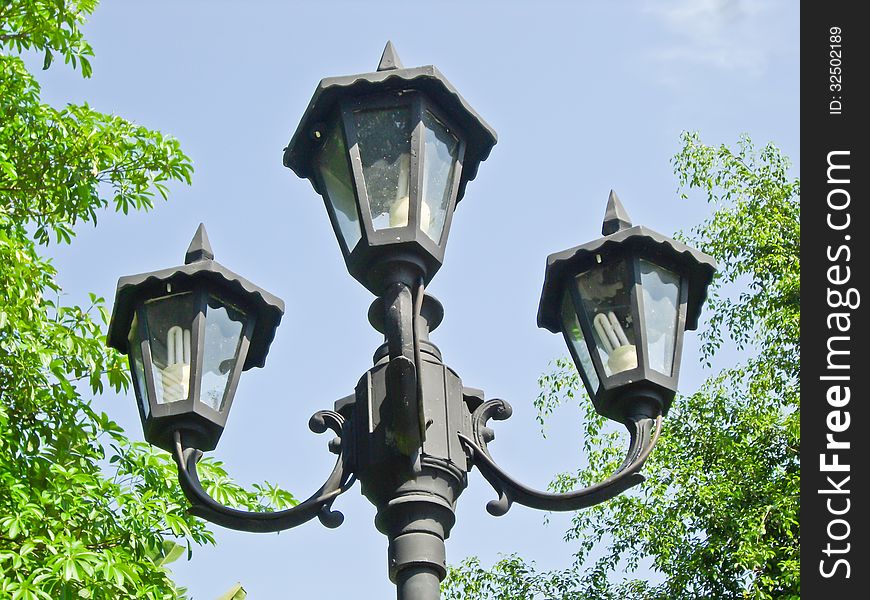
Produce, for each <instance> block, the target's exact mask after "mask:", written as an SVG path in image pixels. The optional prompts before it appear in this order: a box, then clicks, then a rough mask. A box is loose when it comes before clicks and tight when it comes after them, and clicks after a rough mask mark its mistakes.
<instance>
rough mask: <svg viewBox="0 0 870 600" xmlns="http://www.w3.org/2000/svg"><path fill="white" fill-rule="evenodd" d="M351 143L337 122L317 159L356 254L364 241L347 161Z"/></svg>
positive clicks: (337, 218)
mask: <svg viewBox="0 0 870 600" xmlns="http://www.w3.org/2000/svg"><path fill="white" fill-rule="evenodd" d="M347 160H348V158H347V144H346V143H345V141H344V135H343V134H342V131H341V126H340V125H339V124H338V123H334V124H333V125H332V126H330V127H329V132H328V133H327V134H326V141H325V142H324V143H323V148H321V150H320V154H319V155H318V156H317V169H318V170H319V171H320V177H321V178H322V179H323V184H324V186H325V187H326V197H327V200H328V201H329V203H330V205H332V210H333V212H334V213H335V221H336V223H337V224H338V229H339V231H340V232H341V237H343V238H344V243H345V244H346V245H347V250H348V252H350V251H352V250H353V249H354V247H355V246H356V244H357V242H359V241H360V238H361V237H362V233H361V232H360V225H359V215H358V214H357V211H356V196H355V195H354V191H353V184H352V183H351V182H352V181H353V178H352V177H351V175H350V166H349V165H348V162H347Z"/></svg>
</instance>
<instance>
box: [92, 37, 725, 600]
mask: <svg viewBox="0 0 870 600" xmlns="http://www.w3.org/2000/svg"><path fill="white" fill-rule="evenodd" d="M495 142H496V136H495V132H494V131H493V130H492V129H491V128H490V127H489V126H488V125H487V124H486V123H485V122H484V121H483V119H481V118H480V117H479V116H478V115H477V113H475V112H474V110H473V109H472V108H471V107H470V106H469V105H468V103H467V102H466V101H465V100H463V99H462V97H461V96H459V94H458V93H457V92H456V90H455V89H454V88H453V86H451V85H450V83H449V82H448V81H447V80H446V79H445V78H444V76H443V75H441V73H439V72H438V70H437V69H435V67H431V66H429V67H419V68H415V69H404V68H402V66H401V64H400V63H399V60H398V57H397V56H396V54H395V51H394V49H393V47H392V44H390V43H388V44H387V47H386V49H385V50H384V54H383V56H382V58H381V62H380V65H379V66H378V71H377V72H375V73H368V74H363V75H354V76H350V77H336V78H329V79H324V80H323V81H321V82H320V85H319V86H318V87H317V90H316V91H315V93H314V97H313V98H312V100H311V103H310V104H309V106H308V109H307V110H306V112H305V115H304V116H303V118H302V122H301V123H300V125H299V127H298V129H297V130H296V133H295V134H294V135H293V138H292V139H291V141H290V144H289V145H288V147H287V148H286V149H285V153H284V164H285V165H286V166H288V167H290V168H291V169H293V170H294V171H295V172H296V174H297V175H299V176H300V177H304V178H308V179H310V180H311V182H312V184H313V186H314V188H315V190H316V191H317V192H318V193H319V194H320V195H321V196H323V198H324V201H325V203H326V208H327V211H328V212H329V217H330V220H331V222H332V225H333V228H334V230H335V234H336V237H337V238H338V241H339V245H340V246H341V249H342V252H343V254H344V257H345V261H346V263H347V267H348V271H349V272H350V274H351V275H352V276H353V277H354V278H356V279H357V280H358V281H360V282H361V283H362V284H363V285H364V286H365V287H366V288H368V289H369V290H371V291H372V292H373V293H374V294H375V295H376V296H377V299H376V300H375V301H374V302H373V303H372V306H371V308H370V309H369V321H370V322H371V324H372V326H373V327H374V328H375V329H377V330H378V331H379V332H381V333H383V334H384V343H383V344H382V345H381V347H380V348H378V349H377V351H376V352H375V356H374V366H373V367H372V368H371V369H369V370H368V371H367V372H366V373H365V374H364V375H363V376H362V378H361V379H360V380H359V383H358V384H357V386H356V389H355V391H354V393H353V394H351V395H349V396H347V397H345V398H342V399H340V400H338V401H337V402H336V403H335V407H334V410H326V411H320V412H318V413H316V414H315V415H314V416H313V417H312V418H311V420H310V422H309V426H310V428H311V429H312V430H313V431H315V432H317V433H323V432H324V431H326V430H327V429H331V430H332V431H333V432H334V433H335V434H336V435H337V436H338V437H336V438H335V439H334V440H333V441H332V442H331V443H330V446H329V447H330V450H331V451H332V452H334V453H335V454H337V455H338V458H337V460H336V464H335V467H334V468H333V470H332V472H331V473H330V475H329V477H328V478H327V480H326V482H325V483H324V484H323V486H321V488H320V489H318V490H317V491H316V492H315V493H314V494H312V495H311V497H309V498H308V499H307V500H305V501H304V502H302V503H301V504H299V505H298V506H295V507H293V508H291V509H288V510H284V511H278V512H272V513H250V512H246V511H240V510H236V509H232V508H228V507H225V506H222V505H221V504H219V503H218V502H216V501H215V500H214V499H212V498H211V497H209V496H208V494H207V493H206V492H205V490H204V489H203V487H202V486H201V485H200V482H199V479H198V477H197V474H196V463H197V461H198V460H199V458H200V456H201V455H202V451H204V450H212V449H214V447H215V446H216V444H217V441H218V438H219V437H220V434H221V432H222V430H223V427H224V424H225V422H226V418H227V414H228V411H229V407H230V404H231V403H232V398H233V395H234V393H235V388H236V385H237V383H238V380H239V376H240V374H241V371H243V370H246V369H248V368H250V367H254V366H263V363H264V361H265V357H266V354H267V352H268V348H269V344H270V343H271V340H272V338H273V336H274V331H275V328H276V327H277V325H278V323H279V321H280V319H281V315H282V313H283V303H282V302H281V301H280V300H278V299H277V298H275V297H274V296H272V295H270V294H269V293H268V292H266V291H264V290H262V289H260V288H258V287H256V286H254V285H253V284H251V283H249V282H247V281H245V280H244V279H242V278H240V277H239V276H237V275H235V274H234V273H232V272H230V271H228V270H227V269H226V268H224V267H223V266H221V265H219V264H218V263H216V262H214V260H213V258H214V255H213V253H212V251H211V249H210V247H209V245H208V240H207V238H206V236H205V230H204V229H203V228H202V226H200V229H199V230H198V231H197V234H196V236H195V237H194V241H193V242H192V243H191V247H190V249H189V250H188V252H187V256H186V259H185V263H186V264H185V265H184V266H182V267H177V268H175V269H167V270H163V271H157V272H154V273H145V274H142V275H137V276H133V277H123V278H121V280H120V281H119V283H118V292H117V296H116V300H115V310H114V314H113V316H112V322H111V325H110V328H109V338H108V343H109V345H110V346H112V347H114V348H116V349H118V350H119V351H121V352H123V353H126V354H128V355H129V357H130V366H131V370H132V372H133V375H134V376H133V380H134V388H135V390H136V396H137V398H138V400H139V410H140V414H141V416H142V422H143V426H144V429H145V437H146V439H147V440H148V441H149V442H151V443H152V444H155V445H157V446H160V447H161V448H164V449H167V450H169V451H171V452H173V453H174V456H175V458H176V461H177V463H178V467H179V481H180V483H181V486H182V489H183V490H184V493H185V495H186V496H187V498H188V499H189V500H190V502H191V504H192V508H191V510H192V511H193V512H194V513H195V514H197V515H199V516H202V517H204V518H206V519H209V520H211V521H213V522H215V523H218V524H220V525H223V526H225V527H229V528H233V529H239V530H244V531H256V532H265V531H279V530H282V529H287V528H289V527H293V526H295V525H298V524H300V523H303V522H305V521H308V520H310V519H312V518H314V517H315V516H316V517H319V518H320V520H321V522H322V523H323V524H325V525H327V526H329V527H335V526H337V525H339V524H340V523H341V521H342V519H343V517H342V515H341V513H338V512H334V511H332V510H331V508H332V504H333V502H334V501H335V499H336V497H337V496H338V495H340V494H341V493H343V492H344V491H346V490H347V489H348V488H349V487H351V486H352V485H353V483H354V481H356V480H357V479H358V480H359V481H360V483H361V487H362V492H363V494H364V495H365V496H366V497H367V498H369V500H371V502H372V503H373V504H374V505H375V507H376V508H377V516H376V518H375V525H376V526H377V528H378V529H379V530H380V531H381V532H382V533H384V534H385V535H386V536H387V538H388V540H389V549H388V559H389V560H388V565H389V576H390V579H391V580H392V581H394V582H395V583H396V587H397V594H398V598H399V599H400V600H436V599H437V598H439V596H440V592H439V588H440V582H441V580H442V579H443V578H444V576H445V575H446V560H445V549H444V540H445V539H447V537H448V536H449V535H450V530H451V528H452V526H453V524H454V521H455V516H454V507H455V505H456V501H457V499H458V497H459V495H460V494H461V493H462V491H463V490H464V489H465V487H466V484H467V474H468V472H469V471H470V470H471V468H472V466H477V467H478V469H479V470H480V471H481V473H482V474H483V476H484V477H485V478H486V479H487V481H489V482H490V484H491V485H492V486H493V487H494V488H495V490H496V491H497V492H498V496H499V497H498V499H497V500H494V501H492V502H490V503H489V504H488V505H487V510H489V512H490V513H492V514H494V515H501V514H504V513H505V512H507V510H508V509H509V508H510V506H511V504H512V503H514V502H516V503H520V504H524V505H526V506H530V507H533V508H539V509H544V510H557V511H566V510H577V509H580V508H584V507H587V506H591V505H593V504H596V503H599V502H603V501H605V500H607V499H609V498H612V497H613V496H615V495H617V494H619V493H621V492H622V491H624V490H626V489H628V488H629V487H631V486H633V485H636V484H637V483H639V482H640V481H642V480H643V477H642V476H641V475H640V474H639V470H640V468H641V466H642V465H643V463H644V461H645V460H646V458H647V456H648V455H649V453H650V452H651V450H652V448H653V446H654V445H655V442H656V439H657V438H658V434H659V431H660V420H661V417H662V415H664V414H666V413H667V410H668V408H669V406H670V403H671V401H672V400H673V397H674V394H675V391H676V385H677V377H678V373H679V362H680V354H681V349H682V339H683V333H684V331H685V330H686V329H694V328H695V327H696V326H697V321H698V316H699V314H700V310H701V306H702V304H703V302H704V299H705V297H706V289H707V286H708V284H709V283H710V281H711V279H712V276H713V273H714V271H715V264H714V262H713V260H712V259H711V258H710V257H708V256H706V255H704V254H702V253H700V252H698V251H696V250H693V249H691V248H689V247H687V246H685V245H683V244H680V243H679V242H676V241H674V240H672V239H670V238H667V237H665V236H662V235H660V234H657V233H655V232H653V231H650V230H648V229H645V228H643V227H632V226H631V223H630V221H629V219H628V216H627V215H626V213H625V210H624V209H623V208H622V205H621V204H620V202H619V200H618V198H616V195H615V194H613V193H611V196H610V200H609V202H608V206H607V211H606V215H605V220H604V227H603V231H602V233H603V234H604V236H605V237H603V238H602V239H600V240H598V241H595V242H591V243H588V244H584V245H582V246H578V247H576V248H572V249H571V250H567V251H565V252H561V253H557V254H553V255H551V256H550V257H549V259H548V261H547V270H546V276H545V281H544V289H543V293H542V296H541V303H540V309H539V313H538V324H539V325H540V326H541V327H544V328H547V329H549V330H550V331H553V332H562V333H563V335H564V336H565V340H566V342H567V344H568V347H569V349H570V351H571V354H572V356H573V357H574V361H575V363H576V365H577V368H578V370H579V371H580V374H581V376H582V378H583V382H584V383H585V385H586V388H587V390H588V392H589V395H590V397H591V398H592V400H593V402H594V404H595V408H596V410H597V411H598V412H599V413H601V414H602V415H605V416H607V417H609V418H611V419H614V420H616V421H619V422H621V423H623V424H625V425H626V427H627V428H628V430H629V433H630V435H631V439H630V443H629V449H628V453H627V456H626V459H625V461H624V463H623V465H622V466H621V467H620V469H618V470H617V472H616V473H614V474H613V475H612V476H610V477H609V478H607V479H606V480H604V481H602V482H600V483H598V484H596V485H593V486H590V487H587V488H584V489H582V490H578V491H574V492H570V493H566V494H550V493H546V492H541V491H538V490H534V489H531V488H529V487H527V486H525V485H523V484H522V483H519V482H517V481H515V480H514V479H513V478H511V477H510V476H509V475H508V474H507V473H505V472H504V471H503V470H502V469H501V468H500V467H499V466H498V465H497V464H496V463H495V461H494V460H493V458H492V456H491V454H490V452H489V450H488V448H487V444H488V443H489V442H491V441H492V440H493V438H494V434H493V432H492V430H491V429H490V428H489V427H488V421H489V420H490V419H496V420H502V419H506V418H508V417H509V416H510V414H511V408H510V405H509V404H508V403H507V402H505V401H503V400H489V401H485V400H484V396H483V392H482V391H480V390H476V389H473V388H468V387H465V386H464V385H463V383H462V381H461V379H460V378H459V376H458V375H457V374H456V372H454V371H453V370H452V369H450V368H449V367H447V366H446V365H445V364H444V363H443V362H442V360H441V352H440V350H439V349H438V348H437V347H436V346H435V345H434V344H432V343H431V342H430V341H429V333H430V332H431V331H432V330H434V329H435V328H436V327H437V326H438V325H439V324H440V322H441V319H442V318H443V316H444V311H443V308H442V306H441V304H440V303H439V302H438V301H437V300H436V299H435V298H433V297H432V296H430V295H428V294H425V292H424V287H425V285H427V284H428V283H429V281H430V280H431V279H432V277H433V276H434V275H435V273H436V272H437V271H438V269H439V268H440V266H441V264H442V262H443V259H444V248H445V246H446V243H447V235H448V233H449V230H450V222H451V219H452V216H453V211H454V209H455V207H456V203H457V202H458V201H459V200H460V199H461V198H462V196H463V194H464V192H465V187H466V185H467V183H468V181H469V180H471V179H473V178H474V176H475V175H476V173H477V168H478V165H479V164H480V163H481V162H482V161H483V160H485V159H486V158H487V156H488V155H489V152H490V150H491V148H492V146H493V145H494V144H495ZM657 424H658V425H657Z"/></svg>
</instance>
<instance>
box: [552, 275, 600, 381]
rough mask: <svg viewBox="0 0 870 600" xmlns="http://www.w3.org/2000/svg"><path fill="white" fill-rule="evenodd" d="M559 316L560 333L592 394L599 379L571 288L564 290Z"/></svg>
mask: <svg viewBox="0 0 870 600" xmlns="http://www.w3.org/2000/svg"><path fill="white" fill-rule="evenodd" d="M561 316H562V333H563V334H564V335H565V341H566V342H567V343H568V349H569V350H570V351H571V356H572V358H573V359H574V364H575V365H576V366H577V367H578V371H579V373H580V376H581V377H582V378H583V383H584V384H585V385H586V389H587V390H588V391H589V395H590V396H594V395H595V394H596V393H598V386H599V385H600V381H599V379H598V373H596V372H595V365H594V364H593V363H592V355H591V354H589V346H588V345H587V344H586V339H585V337H584V335H583V328H582V327H580V321H579V320H578V319H577V309H576V308H575V306H574V298H573V296H572V294H571V290H565V295H564V296H563V297H562V315H561Z"/></svg>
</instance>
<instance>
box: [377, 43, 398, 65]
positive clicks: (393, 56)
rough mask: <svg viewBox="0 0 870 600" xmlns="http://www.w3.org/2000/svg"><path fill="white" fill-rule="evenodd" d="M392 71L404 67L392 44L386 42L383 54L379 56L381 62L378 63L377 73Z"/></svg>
mask: <svg viewBox="0 0 870 600" xmlns="http://www.w3.org/2000/svg"><path fill="white" fill-rule="evenodd" d="M394 69H404V67H403V66H402V61H401V60H399V55H398V53H397V52H396V49H395V47H393V42H391V41H389V40H387V45H386V46H384V53H383V54H382V55H381V62H379V63H378V71H392V70H394Z"/></svg>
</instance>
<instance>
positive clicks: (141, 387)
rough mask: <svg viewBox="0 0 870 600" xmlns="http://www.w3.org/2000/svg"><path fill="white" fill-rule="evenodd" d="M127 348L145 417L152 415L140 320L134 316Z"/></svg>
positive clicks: (134, 382) (134, 383)
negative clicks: (140, 333)
mask: <svg viewBox="0 0 870 600" xmlns="http://www.w3.org/2000/svg"><path fill="white" fill-rule="evenodd" d="M127 347H128V348H129V349H130V353H129V354H130V370H131V371H132V372H133V385H134V386H136V393H137V396H138V397H139V403H140V404H141V405H142V409H143V410H144V411H145V416H146V417H147V416H148V415H150V414H151V405H150V404H149V403H148V385H147V383H146V382H145V362H144V361H143V360H142V344H141V343H140V339H139V318H138V317H137V316H135V315H134V316H133V322H132V323H131V324H130V335H129V336H128V337H127Z"/></svg>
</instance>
